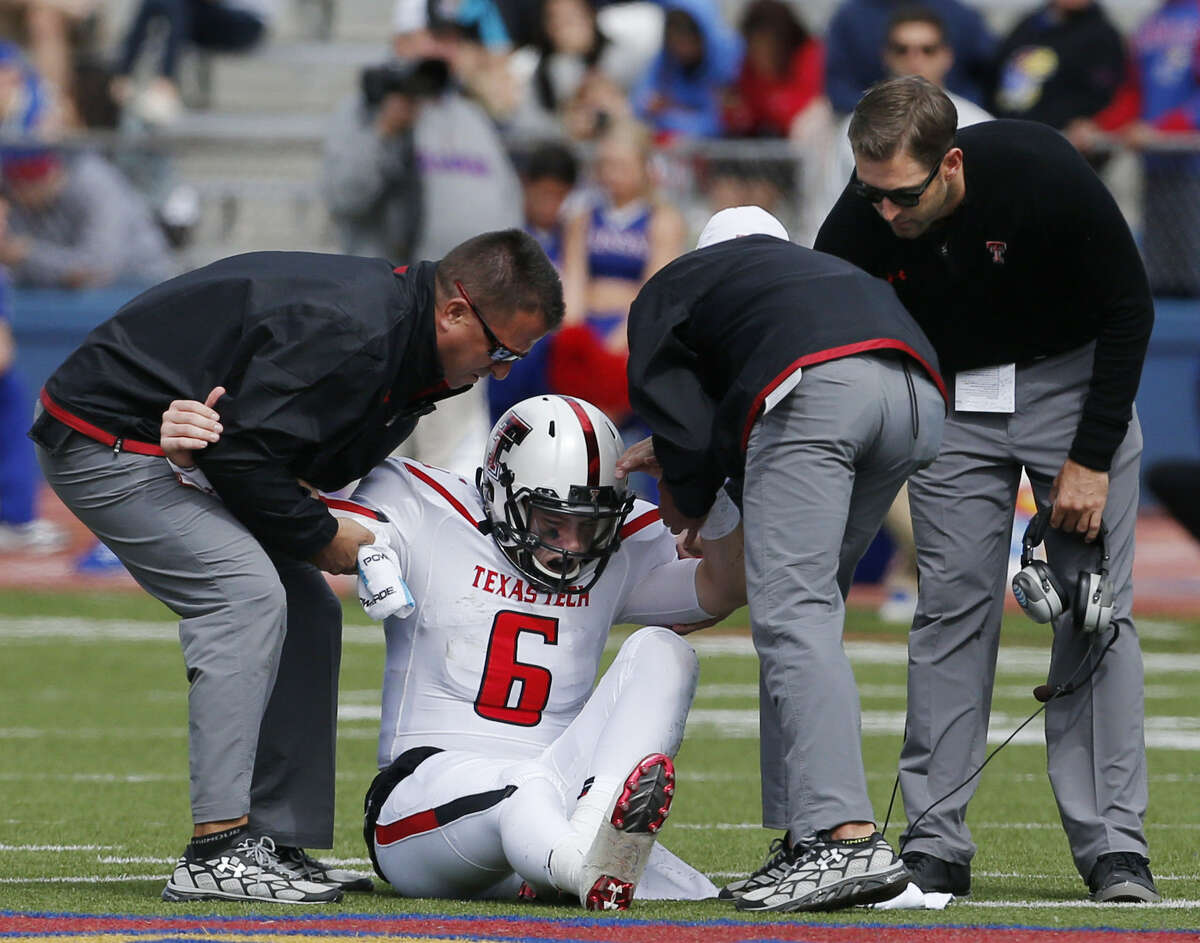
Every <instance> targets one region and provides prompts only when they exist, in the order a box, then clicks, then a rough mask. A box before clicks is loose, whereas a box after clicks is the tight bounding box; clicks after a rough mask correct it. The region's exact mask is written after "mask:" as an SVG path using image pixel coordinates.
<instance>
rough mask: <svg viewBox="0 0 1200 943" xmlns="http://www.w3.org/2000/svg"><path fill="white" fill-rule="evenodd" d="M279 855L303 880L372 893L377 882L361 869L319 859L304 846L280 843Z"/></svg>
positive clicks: (291, 871) (294, 874) (284, 865)
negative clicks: (350, 868)
mask: <svg viewBox="0 0 1200 943" xmlns="http://www.w3.org/2000/svg"><path fill="white" fill-rule="evenodd" d="M275 851H276V853H277V854H278V855H279V863H280V864H281V865H282V866H283V868H284V870H286V871H287V872H289V873H290V874H291V875H292V877H294V878H298V879H299V880H302V881H312V882H314V883H316V884H332V885H333V886H334V887H340V888H341V889H342V890H343V891H363V892H366V893H370V892H371V891H373V890H375V882H374V881H372V880H371V878H370V877H369V876H367V875H366V874H362V873H361V872H359V871H347V870H345V869H344V868H339V867H337V866H336V865H332V864H326V863H325V862H324V861H318V860H317V859H316V858H314V857H313V856H312V855H310V854H309V853H308V852H307V851H305V850H304V849H303V848H293V847H291V846H290V845H279V846H278V847H277V848H276V849H275Z"/></svg>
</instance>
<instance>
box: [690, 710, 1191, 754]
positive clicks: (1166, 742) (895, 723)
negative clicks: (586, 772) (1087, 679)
mask: <svg viewBox="0 0 1200 943" xmlns="http://www.w3.org/2000/svg"><path fill="white" fill-rule="evenodd" d="M1031 700H1032V698H1031ZM1030 713H1032V711H1030ZM1025 716H1028V715H1025ZM1025 716H1020V715H1018V714H1012V713H1006V712H1000V711H994V712H993V713H992V716H991V722H990V723H989V725H988V742H989V743H993V744H996V743H1000V742H1002V741H1003V740H1004V739H1006V738H1007V737H1008V735H1009V734H1010V733H1012V732H1013V730H1015V729H1016V728H1017V727H1018V726H1019V725H1020V724H1021V722H1022V721H1024V720H1025ZM904 722H905V714H904V711H901V710H895V711H883V710H864V711H863V712H862V732H863V736H864V737H870V736H896V735H899V734H902V733H904ZM1044 723H1045V721H1044V715H1042V716H1039V717H1037V718H1035V719H1034V721H1033V722H1032V723H1031V724H1029V726H1027V727H1026V728H1025V729H1024V730H1022V731H1021V732H1020V733H1019V734H1017V735H1016V736H1015V737H1014V738H1013V741H1012V742H1013V744H1015V745H1018V746H1041V745H1043V744H1045V742H1046V738H1045V733H1044V729H1043V728H1044ZM1145 726H1146V746H1147V747H1151V748H1157V749H1162V750H1200V718H1196V717H1178V716H1171V715H1161V714H1160V715H1153V716H1150V717H1147V718H1146V725H1145ZM687 729H688V733H689V734H690V735H691V736H692V737H693V738H697V739H704V738H708V739H712V738H714V737H716V738H719V739H723V740H746V739H753V738H756V737H757V736H758V710H757V708H744V709H728V710H726V709H721V708H710V707H697V708H693V709H692V711H691V713H689V714H688V720H687Z"/></svg>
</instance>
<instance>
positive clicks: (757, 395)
mask: <svg viewBox="0 0 1200 943" xmlns="http://www.w3.org/2000/svg"><path fill="white" fill-rule="evenodd" d="M872 350H895V351H900V352H902V353H904V354H907V355H908V356H909V357H911V358H912V359H913V360H914V361H916V363H918V364H920V368H921V369H923V370H924V371H925V372H926V373H928V374H929V376H930V377H931V378H932V379H933V381H934V382H935V383H936V384H937V385H938V387H939V388H940V389H941V390H942V392H943V395H944V394H945V388H944V386H943V384H942V380H941V377H940V376H939V375H938V372H937V371H938V366H937V357H936V355H935V354H934V352H933V347H932V345H931V344H930V343H929V341H928V340H927V339H926V338H925V335H924V334H922V333H921V329H920V328H919V327H917V325H916V322H914V321H913V319H912V318H911V317H910V316H909V314H908V312H907V311H905V310H904V306H903V305H901V304H900V302H899V301H897V300H896V295H895V293H894V292H893V291H892V289H891V288H890V287H889V286H888V284H887V283H886V282H884V281H881V280H880V279H877V278H872V277H870V276H869V275H867V274H865V273H864V272H863V271H862V270H861V269H858V268H855V267H854V266H853V265H849V264H847V263H845V262H843V261H841V260H840V259H835V258H834V257H832V256H829V255H825V254H823V253H820V252H813V251H812V250H811V249H805V248H803V247H801V246H798V245H795V244H794V243H791V242H785V241H784V240H782V239H776V238H774V237H772V236H743V237H742V238H740V239H731V240H729V241H726V242H720V243H717V244H716V245H712V246H708V247H707V248H704V249H697V250H696V251H694V252H688V253H687V254H686V255H683V256H681V257H680V258H678V259H676V260H675V261H674V262H672V263H671V264H670V265H667V266H666V267H665V268H663V269H661V270H660V271H658V272H657V273H656V274H655V275H654V277H653V278H651V279H650V280H649V281H648V282H647V283H646V284H645V286H644V287H643V288H642V290H641V291H640V292H639V293H638V296H637V299H636V300H635V301H634V303H633V306H632V307H631V308H630V309H629V397H630V402H631V403H632V405H633V408H634V410H635V411H636V412H637V413H638V415H640V416H641V417H642V418H643V419H644V420H645V421H646V423H647V424H648V425H649V426H650V428H651V430H653V432H654V451H655V455H656V457H657V458H658V460H659V462H660V464H661V465H662V468H663V479H664V480H665V481H666V483H667V485H668V487H669V488H670V490H671V495H672V497H673V498H674V499H675V502H676V504H677V506H678V507H679V509H680V510H681V511H682V512H683V513H684V514H687V515H688V516H690V517H700V516H702V515H703V514H704V513H706V512H707V511H708V509H709V507H710V506H711V505H712V502H713V498H714V497H715V495H716V493H717V489H718V488H719V487H720V486H721V482H722V481H723V480H724V479H725V478H726V477H730V478H735V479H736V478H741V477H742V474H743V470H744V466H745V449H746V441H747V440H748V439H749V437H750V430H751V428H752V427H753V425H754V422H755V420H757V419H758V416H759V414H760V413H761V412H762V407H763V402H764V401H765V400H766V398H767V395H768V394H769V393H770V392H771V391H772V390H773V389H774V388H775V387H776V386H778V385H779V384H780V383H781V382H782V381H783V380H785V379H786V378H787V377H788V376H790V375H791V374H792V373H793V372H794V371H795V370H796V368H797V367H804V366H807V365H809V364H814V363H821V362H823V361H827V360H835V359H837V358H840V357H849V356H853V355H854V354H861V353H865V352H869V351H872Z"/></svg>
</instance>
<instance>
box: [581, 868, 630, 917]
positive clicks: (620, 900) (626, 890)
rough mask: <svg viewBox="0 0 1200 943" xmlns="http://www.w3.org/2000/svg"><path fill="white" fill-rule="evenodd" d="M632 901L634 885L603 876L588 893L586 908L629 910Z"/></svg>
mask: <svg viewBox="0 0 1200 943" xmlns="http://www.w3.org/2000/svg"><path fill="white" fill-rule="evenodd" d="M632 900H633V885H632V884H630V883H629V882H628V881H618V880H617V879H616V878H611V877H609V876H608V875H607V874H603V875H601V876H600V877H598V878H597V879H596V883H595V884H593V885H592V889H591V890H590V891H588V894H587V900H586V901H585V902H584V906H585V907H586V908H587V909H588V910H628V909H629V904H630V902H631V901H632Z"/></svg>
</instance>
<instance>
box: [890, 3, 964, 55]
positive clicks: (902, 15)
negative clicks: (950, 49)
mask: <svg viewBox="0 0 1200 943" xmlns="http://www.w3.org/2000/svg"><path fill="white" fill-rule="evenodd" d="M906 23H925V24H926V25H928V26H932V27H933V28H934V29H935V30H937V33H938V42H940V43H941V44H942V45H943V46H945V45H947V44H948V43H949V40H948V39H947V38H946V22H945V20H943V19H942V18H941V17H940V16H938V15H937V13H936V12H935V11H934V10H932V9H930V8H929V7H927V6H923V5H922V4H919V3H910V4H907V5H905V6H902V7H897V8H896V9H895V10H894V11H893V12H892V15H891V16H890V17H888V24H887V32H886V33H884V38H885V40H886V41H890V40H891V38H892V31H893V30H895V29H896V28H897V27H899V26H904V25H905V24H906Z"/></svg>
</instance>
